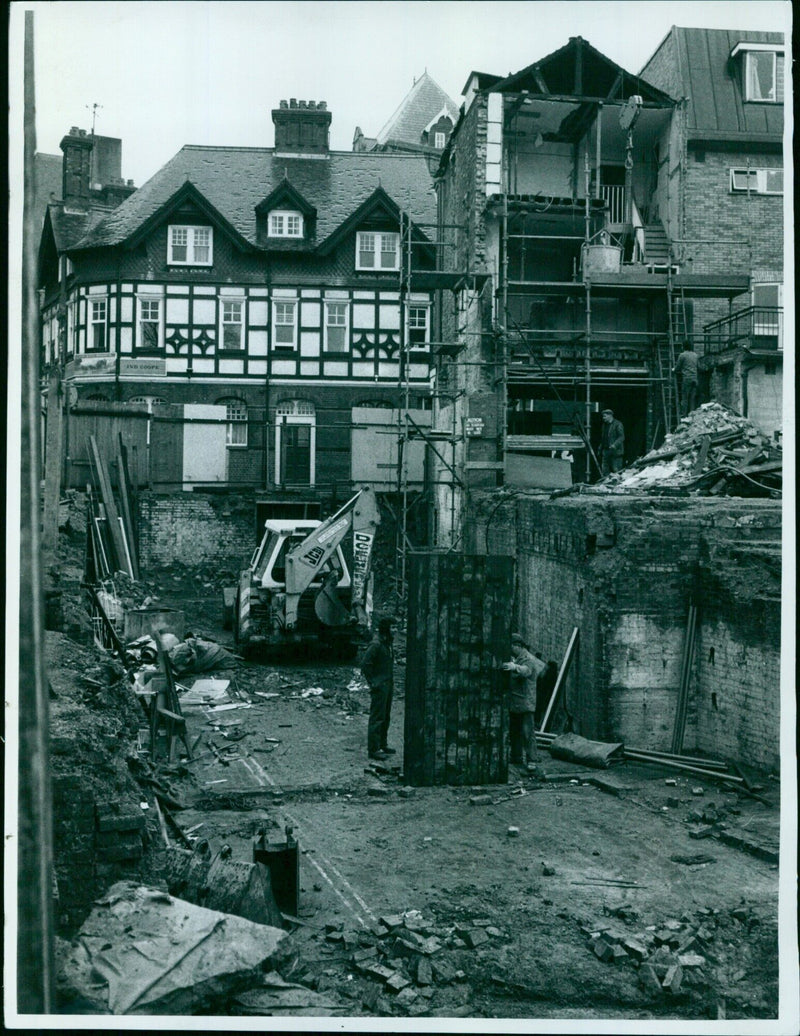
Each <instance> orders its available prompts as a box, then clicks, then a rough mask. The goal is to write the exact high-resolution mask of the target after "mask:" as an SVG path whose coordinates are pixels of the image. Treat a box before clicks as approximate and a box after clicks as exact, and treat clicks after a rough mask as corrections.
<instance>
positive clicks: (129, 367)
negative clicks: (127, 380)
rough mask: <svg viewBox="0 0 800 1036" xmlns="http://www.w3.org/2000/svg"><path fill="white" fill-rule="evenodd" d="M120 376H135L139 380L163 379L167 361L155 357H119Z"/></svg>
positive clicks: (165, 374)
mask: <svg viewBox="0 0 800 1036" xmlns="http://www.w3.org/2000/svg"><path fill="white" fill-rule="evenodd" d="M119 372H120V374H127V375H131V374H135V375H137V377H140V378H165V377H166V376H167V361H166V360H160V359H158V358H157V357H149V358H144V357H142V358H141V359H138V358H137V359H133V358H132V357H131V358H129V357H127V356H122V357H120V361H119Z"/></svg>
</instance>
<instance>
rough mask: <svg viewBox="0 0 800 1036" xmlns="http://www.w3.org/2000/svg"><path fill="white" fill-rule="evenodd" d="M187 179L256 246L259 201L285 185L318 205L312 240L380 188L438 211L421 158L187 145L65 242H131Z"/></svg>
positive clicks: (431, 214)
mask: <svg viewBox="0 0 800 1036" xmlns="http://www.w3.org/2000/svg"><path fill="white" fill-rule="evenodd" d="M187 182H188V183H189V184H191V186H192V187H193V188H194V190H195V191H196V192H197V193H198V195H200V196H201V197H202V198H203V199H205V201H206V202H207V203H208V205H209V206H210V207H211V209H212V210H213V212H214V213H216V214H217V215H218V216H219V218H220V219H221V220H224V221H225V223H226V224H227V225H228V226H229V227H230V228H231V229H232V230H233V231H234V232H235V233H236V234H237V235H240V236H241V238H243V239H244V241H246V242H247V243H248V244H249V245H252V246H255V247H258V238H257V229H258V228H257V222H258V215H259V214H260V213H263V211H264V209H263V206H262V204H261V203H262V202H264V201H265V199H267V198H268V197H269V196H270V195H272V194H273V192H277V191H278V188H280V187H281V186H284V187H285V186H286V185H291V188H292V190H293V192H296V194H297V195H299V196H301V197H302V198H303V199H305V201H306V202H307V204H308V205H309V206H311V207H312V208H313V209H316V228H315V241H316V242H323V241H325V240H326V239H327V238H328V237H330V235H331V234H333V233H334V231H335V230H337V229H338V228H339V227H340V226H341V224H342V223H344V222H345V220H347V219H348V218H349V217H350V216H351V215H352V214H353V212H355V211H356V210H357V209H358V208H359V206H361V205H363V204H364V202H366V201H367V200H368V199H369V198H370V197H371V196H372V195H373V194H374V192H375V191H376V190H377V189H378V188H382V189H383V191H385V193H386V194H387V195H388V196H389V197H390V198H391V199H392V200H393V201H394V203H395V204H396V205H397V206H398V208H399V209H403V210H405V211H407V212H408V213H409V214H410V215H411V218H412V220H415V221H421V222H429V223H432V222H433V221H434V220H435V218H436V201H435V196H434V193H433V188H432V179H431V174H430V172H429V170H428V165H427V162H426V161H425V159H424V158H423V157H418V156H416V155H403V154H384V153H374V152H366V153H365V152H353V151H332V152H330V153H329V154H328V155H327V156H326V157H325V158H319V157H315V158H295V157H286V156H285V155H276V153H275V150H274V148H227V147H205V146H194V145H187V146H186V147H183V148H182V149H181V150H180V151H179V152H178V153H177V155H175V157H174V158H172V159H170V161H169V162H167V163H166V165H164V166H162V168H161V169H159V171H158V172H157V173H156V174H155V175H154V176H152V177H151V178H150V179H149V180H148V181H147V182H146V183H144V184H143V185H142V186H141V187H140V188H139V189H138V190H137V191H136V192H135V193H134V194H132V195H131V196H130V197H129V198H126V200H125V201H124V202H122V204H121V205H119V206H118V207H117V208H116V209H114V210H113V211H112V212H110V213H109V214H108V215H107V216H106V217H105V218H104V219H102V220H100V222H99V223H97V224H96V225H95V226H93V227H92V228H91V229H90V230H88V232H86V233H85V234H83V235H82V236H81V237H80V238H79V239H78V240H75V241H73V242H71V245H70V247H72V248H74V249H75V250H78V249H87V248H103V247H108V246H112V245H123V244H126V243H128V242H129V241H130V239H131V238H134V239H135V237H136V236H138V232H139V230H140V228H141V227H142V226H143V224H146V223H149V222H150V221H153V220H155V221H157V220H158V219H159V218H161V216H164V215H165V214H166V212H167V210H168V209H169V208H170V207H171V201H172V200H173V199H174V197H175V196H176V195H177V193H178V192H179V191H180V190H181V189H182V188H185V185H186V184H187ZM276 198H277V194H276ZM257 209H258V210H259V211H258V213H257V211H256V210H257Z"/></svg>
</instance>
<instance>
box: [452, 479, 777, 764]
mask: <svg viewBox="0 0 800 1036" xmlns="http://www.w3.org/2000/svg"><path fill="white" fill-rule="evenodd" d="M501 501H502V502H501V503H500V504H499V506H498V498H497V496H496V495H495V496H494V497H492V496H490V495H489V494H485V495H483V497H482V498H479V499H475V500H473V501H472V504H471V507H470V513H469V520H468V522H467V526H466V534H465V548H464V549H465V550H466V551H468V552H469V551H486V550H488V551H490V552H492V553H516V557H517V575H516V591H515V598H516V599H515V609H514V616H515V619H514V621H515V624H516V625H517V627H518V628H519V629H520V630H521V631H522V632H523V633H524V634H526V635H527V639H528V641H529V642H530V644H531V645H532V647H533V649H534V650H538V651H541V652H542V654H543V656H544V657H545V658H546V659H552V660H554V661H556V662H560V660H561V658H562V657H563V654H564V652H565V650H566V647H567V645H568V642H569V639H570V636H571V633H572V630H573V627H575V626H577V627H578V628H579V630H580V641H579V649H578V655H577V658H576V659H575V661H574V663H573V666H572V669H571V671H570V674H569V677H568V679H567V684H566V696H565V704H566V711H567V712H568V713H569V715H570V716H571V717H572V724H573V729H574V730H575V731H576V732H578V733H580V734H583V735H584V736H586V737H594V738H601V739H604V740H622V741H625V742H626V743H627V744H629V745H631V746H632V747H636V748H650V749H654V750H660V751H665V750H666V751H669V749H670V745H671V741H672V730H673V724H674V718H675V708H676V703H677V698H678V689H679V685H680V676H681V658H682V653H683V644H684V639H685V635H686V622H687V615H688V608H689V603H690V601H691V600H695V601H697V602H698V603H699V606H700V623H699V630H698V637H697V648H696V652H695V659H694V664H693V670H692V673H691V675H690V683H689V690H690V698H689V703H688V709H687V726H686V733H685V737H684V750H685V751H692V750H701V751H703V752H706V753H708V754H710V755H713V756H718V757H722V758H732V759H738V760H741V761H745V762H749V763H751V764H753V765H757V766H760V767H763V768H764V769H770V768H774V767H776V766H777V762H778V731H779V727H778V719H779V697H780V695H779V670H780V638H779V631H780V571H779V540H780V529H781V513H780V505H779V503H777V502H774V501H763V500H726V501H714V500H688V499H679V498H656V497H644V496H643V497H624V498H623V497H609V498H606V497H598V496H592V497H584V498H571V499H564V500H550V499H548V498H547V497H545V496H544V495H542V496H538V497H536V496H532V495H531V496H524V497H519V498H518V499H517V500H516V501H514V500H513V499H507V498H505V499H503V498H501ZM563 718H564V717H563V714H562V719H563Z"/></svg>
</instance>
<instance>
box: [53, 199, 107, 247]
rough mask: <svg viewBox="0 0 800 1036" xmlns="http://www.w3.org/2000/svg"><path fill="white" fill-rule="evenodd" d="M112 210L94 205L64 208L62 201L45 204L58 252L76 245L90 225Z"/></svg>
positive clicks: (93, 224)
mask: <svg viewBox="0 0 800 1036" xmlns="http://www.w3.org/2000/svg"><path fill="white" fill-rule="evenodd" d="M111 211H112V210H111V209H110V208H109V207H107V206H96V207H93V208H91V209H89V210H86V211H79V210H74V211H73V210H70V209H65V207H64V203H63V202H60V201H58V202H53V203H52V204H50V205H48V206H47V214H48V215H49V216H50V225H51V226H52V228H53V239H54V240H55V244H56V248H57V249H58V251H59V252H63V251H65V250H67V249H68V248H72V247H73V246H74V245H76V244H77V243H78V242H79V241H80V240H81V238H82V237H83V236H84V235H85V234H87V233H88V232H89V231H90V230H91V229H92V227H94V226H96V225H97V224H98V223H99V222H100V221H101V220H102V219H103V218H104V217H105V216H107V215H108V214H109V213H110V212H111Z"/></svg>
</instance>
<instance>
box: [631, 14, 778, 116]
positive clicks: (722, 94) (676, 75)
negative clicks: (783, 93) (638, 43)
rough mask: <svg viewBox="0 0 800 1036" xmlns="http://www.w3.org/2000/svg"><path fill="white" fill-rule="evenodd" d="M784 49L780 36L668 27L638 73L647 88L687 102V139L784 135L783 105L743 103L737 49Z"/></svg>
mask: <svg viewBox="0 0 800 1036" xmlns="http://www.w3.org/2000/svg"><path fill="white" fill-rule="evenodd" d="M747 44H755V45H756V46H758V47H763V46H769V45H774V46H775V47H776V49H780V48H782V47H783V45H784V38H783V33H781V32H755V31H753V30H752V29H685V28H681V27H680V26H676V25H673V26H672V28H671V29H670V31H669V32H668V33H667V35H666V36H665V38H664V39H663V40H662V41H661V43H660V44H659V46H658V47H657V49H656V51H655V53H654V54H653V55H652V57H650V58H649V60H648V62H647V64H646V65H645V66H644V68H643V69H642V75H643V76H645V77H646V78H647V79H648V80H649V81H650V82H652V83H654V84H656V85H660V86H662V88H663V89H666V90H669V92H670V93H671V94H672V95H673V96H674V97H676V98H677V99H681V98H686V125H687V129H688V131H689V133H690V134H700V133H703V134H711V135H715V134H724V135H730V134H736V135H740V134H741V135H747V136H750V137H753V135H762V134H767V135H773V136H776V137H780V136H781V135H782V134H783V104H776V103H758V102H748V101H745V100H744V96H743V91H742V70H741V68H740V67H739V65H738V62H737V61H736V58H735V57H734V52H735V50H736V48H737V47H740V46H741V47H745V48H746V46H747Z"/></svg>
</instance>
